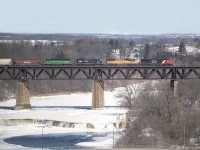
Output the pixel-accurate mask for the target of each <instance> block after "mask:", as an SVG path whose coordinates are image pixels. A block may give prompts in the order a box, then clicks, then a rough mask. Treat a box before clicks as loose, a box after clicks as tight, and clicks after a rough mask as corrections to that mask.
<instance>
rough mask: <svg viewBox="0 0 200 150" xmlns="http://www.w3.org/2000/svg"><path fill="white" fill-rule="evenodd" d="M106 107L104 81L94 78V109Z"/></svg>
mask: <svg viewBox="0 0 200 150" xmlns="http://www.w3.org/2000/svg"><path fill="white" fill-rule="evenodd" d="M103 108H104V82H103V81H101V80H94V84H93V93H92V109H103Z"/></svg>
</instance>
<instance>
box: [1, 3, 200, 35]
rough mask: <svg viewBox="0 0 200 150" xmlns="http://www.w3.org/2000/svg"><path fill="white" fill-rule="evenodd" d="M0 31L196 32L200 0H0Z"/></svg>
mask: <svg viewBox="0 0 200 150" xmlns="http://www.w3.org/2000/svg"><path fill="white" fill-rule="evenodd" d="M0 5H1V7H0V32H14V33H111V34H162V33H200V19H199V18H198V17H199V14H200V0H0Z"/></svg>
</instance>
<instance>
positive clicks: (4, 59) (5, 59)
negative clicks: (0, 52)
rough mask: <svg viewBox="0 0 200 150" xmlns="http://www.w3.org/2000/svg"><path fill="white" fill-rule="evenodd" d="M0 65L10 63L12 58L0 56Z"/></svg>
mask: <svg viewBox="0 0 200 150" xmlns="http://www.w3.org/2000/svg"><path fill="white" fill-rule="evenodd" d="M0 65H9V66H10V65H12V59H10V58H1V59H0Z"/></svg>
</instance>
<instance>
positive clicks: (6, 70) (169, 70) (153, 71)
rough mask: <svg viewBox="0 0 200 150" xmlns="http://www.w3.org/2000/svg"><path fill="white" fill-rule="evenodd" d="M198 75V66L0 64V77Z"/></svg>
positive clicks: (12, 78) (105, 78)
mask: <svg viewBox="0 0 200 150" xmlns="http://www.w3.org/2000/svg"><path fill="white" fill-rule="evenodd" d="M158 79H169V80H179V79H200V67H194V66H191V67H188V66H187V67H186V66H134V65H132V66H114V65H110V66H108V65H96V66H95V65H93V66H92V65H91V66H88V65H83V66H80V65H79V66H73V65H69V66H67V65H57V66H44V65H43V66H0V80H158Z"/></svg>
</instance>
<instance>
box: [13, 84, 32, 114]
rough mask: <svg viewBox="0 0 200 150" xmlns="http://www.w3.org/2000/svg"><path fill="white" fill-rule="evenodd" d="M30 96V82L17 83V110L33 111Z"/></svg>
mask: <svg viewBox="0 0 200 150" xmlns="http://www.w3.org/2000/svg"><path fill="white" fill-rule="evenodd" d="M29 96H30V91H29V83H28V81H21V80H19V81H18V82H17V99H16V105H15V110H21V109H31V104H30V99H29Z"/></svg>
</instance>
